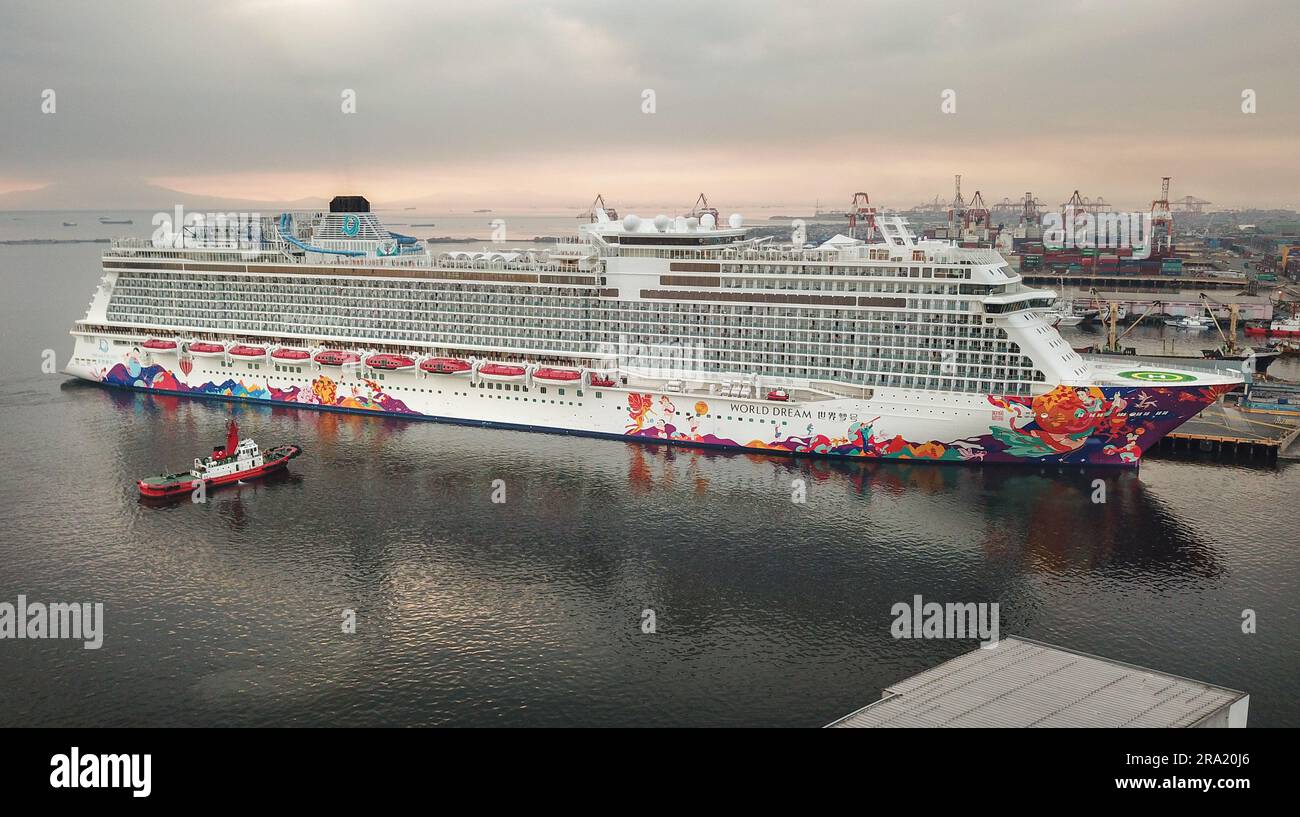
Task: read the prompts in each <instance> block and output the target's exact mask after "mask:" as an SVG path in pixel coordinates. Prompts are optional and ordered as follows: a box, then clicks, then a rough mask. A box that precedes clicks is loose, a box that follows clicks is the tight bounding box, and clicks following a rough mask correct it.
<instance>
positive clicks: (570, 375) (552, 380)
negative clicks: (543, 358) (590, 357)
mask: <svg viewBox="0 0 1300 817" xmlns="http://www.w3.org/2000/svg"><path fill="white" fill-rule="evenodd" d="M533 380H535V381H537V382H538V383H546V384H547V385H552V386H569V385H573V384H575V383H577V382H579V381H580V380H582V372H576V371H574V370H573V369H547V368H541V369H537V370H536V371H534V372H533Z"/></svg>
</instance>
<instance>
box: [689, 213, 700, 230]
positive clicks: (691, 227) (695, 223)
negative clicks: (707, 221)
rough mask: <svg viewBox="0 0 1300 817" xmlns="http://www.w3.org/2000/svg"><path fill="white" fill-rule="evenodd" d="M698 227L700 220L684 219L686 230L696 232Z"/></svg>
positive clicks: (692, 217)
mask: <svg viewBox="0 0 1300 817" xmlns="http://www.w3.org/2000/svg"><path fill="white" fill-rule="evenodd" d="M699 227H700V220H699V219H698V218H696V217H695V216H691V217H690V218H688V219H686V229H688V230H698V229H699Z"/></svg>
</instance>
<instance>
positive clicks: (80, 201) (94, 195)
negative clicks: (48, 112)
mask: <svg viewBox="0 0 1300 817" xmlns="http://www.w3.org/2000/svg"><path fill="white" fill-rule="evenodd" d="M178 204H180V205H182V206H184V207H185V208H186V209H188V210H242V211H271V210H319V209H324V208H325V207H326V206H327V204H328V201H327V200H325V199H314V198H306V199H296V200H294V201H258V200H256V199H228V198H223V197H220V196H205V195H200V194H195V193H183V192H181V191H179V190H170V189H168V188H166V187H159V186H158V185H153V184H147V183H145V182H138V181H135V182H133V181H126V182H123V181H98V182H92V181H78V182H75V183H69V182H60V183H57V184H51V185H48V186H46V187H42V188H40V189H39V190H17V191H14V192H12V193H0V210H160V211H161V210H168V211H169V210H171V209H172V208H174V207H175V206H176V205H178Z"/></svg>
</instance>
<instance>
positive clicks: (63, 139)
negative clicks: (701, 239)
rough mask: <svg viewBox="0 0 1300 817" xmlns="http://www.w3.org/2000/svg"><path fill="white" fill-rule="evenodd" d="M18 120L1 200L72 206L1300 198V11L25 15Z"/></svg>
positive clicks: (274, 7)
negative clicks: (195, 197) (950, 97)
mask: <svg viewBox="0 0 1300 817" xmlns="http://www.w3.org/2000/svg"><path fill="white" fill-rule="evenodd" d="M45 89H53V90H54V91H55V94H56V97H55V104H56V112H55V113H53V114H44V113H42V111H41V105H42V92H43V91H44V90H45ZM344 89H352V90H354V91H355V93H356V110H357V112H356V113H355V114H344V113H343V112H342V111H341V109H340V106H341V102H342V100H341V94H342V92H343V90H344ZM645 89H652V90H653V91H654V93H655V107H656V111H655V112H654V113H650V114H647V113H643V112H642V107H643V91H644V90H645ZM945 89H952V90H953V91H955V92H956V97H955V102H956V112H955V113H952V114H945V113H943V112H941V103H942V102H943V99H942V97H941V94H942V93H943V91H944V90H945ZM1245 89H1252V90H1253V91H1254V92H1255V94H1256V98H1257V103H1256V104H1257V111H1258V112H1257V113H1254V114H1246V113H1243V112H1242V92H1243V90H1245ZM0 106H2V107H0V129H2V134H0V135H2V136H3V143H2V144H3V148H0V150H2V152H0V193H4V192H6V191H16V190H24V189H32V188H39V187H42V186H45V185H53V187H51V188H50V189H49V190H48V191H46V193H44V194H40V195H38V196H36V197H35V198H33V197H32V196H31V195H29V196H28V197H27V198H25V199H24V201H28V202H36V203H37V204H40V203H42V202H45V203H47V204H48V206H51V207H69V206H74V205H75V204H78V203H84V204H85V205H86V206H91V207H93V206H100V207H102V206H111V205H113V204H120V205H122V206H131V205H134V204H136V202H133V201H127V200H126V199H129V198H130V197H131V196H132V195H136V192H134V191H137V190H138V188H140V187H141V186H142V185H144V184H156V185H162V186H165V187H169V188H173V189H178V190H182V191H185V192H187V193H193V194H201V195H210V196H222V197H231V198H237V199H267V200H290V199H298V198H302V197H321V198H327V197H329V196H331V195H333V194H335V193H338V192H357V193H362V194H365V195H368V196H369V197H370V198H371V199H372V200H374V201H376V202H381V203H393V204H396V203H404V202H407V201H410V202H414V201H420V202H428V203H432V204H436V205H439V206H452V207H468V206H486V207H496V208H500V209H510V208H512V207H514V208H518V207H532V206H543V207H563V206H573V207H577V206H584V205H585V204H586V203H587V202H589V201H590V199H591V198H592V197H593V196H594V195H595V193H597V192H603V193H604V194H605V196H606V198H607V199H610V200H611V203H627V204H632V203H636V204H644V203H651V204H655V203H665V202H666V203H680V204H681V205H682V206H683V207H685V206H688V205H689V204H690V203H691V201H693V199H694V197H695V194H696V193H698V192H699V191H701V190H704V191H706V192H708V193H709V195H710V198H711V199H713V200H714V202H715V203H716V204H718V205H719V206H721V207H730V206H733V205H740V204H745V205H757V204H772V205H784V204H796V203H812V202H813V201H814V200H815V199H820V200H821V201H822V203H823V205H827V204H834V205H839V206H843V205H847V204H848V199H849V198H850V196H851V194H852V193H853V192H854V191H855V190H859V189H861V190H866V191H868V192H870V193H871V195H872V199H873V201H878V202H880V203H881V204H883V205H886V206H896V207H910V206H912V205H913V204H916V203H917V202H919V201H921V200H924V199H930V198H932V197H933V196H935V195H936V194H942V195H943V196H944V197H946V198H950V197H951V194H952V176H953V174H954V173H961V174H963V190H964V192H965V193H967V195H968V196H969V195H970V194H971V193H973V192H974V190H976V189H980V190H982V191H983V193H984V195H985V197H986V199H989V200H990V202H996V201H998V200H1000V199H1002V198H1003V197H1010V198H1012V199H1017V198H1019V197H1020V196H1021V195H1022V194H1023V193H1024V192H1025V191H1027V190H1032V191H1034V192H1035V193H1036V194H1038V195H1039V196H1040V197H1041V198H1043V199H1044V200H1045V201H1046V202H1049V203H1052V204H1057V203H1059V202H1061V201H1063V200H1064V199H1065V198H1066V197H1067V196H1068V195H1069V194H1070V192H1071V191H1072V190H1074V189H1075V188H1079V189H1081V190H1082V192H1083V194H1084V195H1087V196H1096V195H1102V196H1105V197H1106V198H1107V199H1108V200H1110V201H1111V202H1114V203H1117V204H1120V205H1125V206H1130V207H1135V206H1140V205H1149V203H1150V200H1151V199H1152V198H1153V197H1155V195H1156V194H1157V193H1158V192H1159V184H1160V177H1161V176H1162V175H1172V176H1173V177H1174V183H1173V196H1174V197H1175V198H1177V197H1181V196H1184V195H1188V194H1191V195H1196V196H1200V197H1202V198H1206V199H1210V200H1211V201H1214V202H1216V203H1218V204H1224V205H1232V206H1241V205H1247V204H1258V205H1286V206H1293V207H1300V158H1298V157H1297V148H1298V147H1300V3H1297V2H1296V0H1277V1H1276V2H1272V1H1271V0H1264V1H1261V2H1251V0H1242V1H1241V2H1232V3H1229V2H1221V1H1217V0H1216V2H1213V3H1200V2H1196V3H1187V2H1165V1H1164V0H1142V2H1136V1H1135V0H1129V2H1088V0H1073V2H1070V3H1068V4H1067V3H1055V2H1052V3H1029V2H1024V0H1019V1H1018V2H1001V1H1000V0H984V1H983V2H898V0H891V2H868V1H866V0H858V1H857V2H836V3H800V2H780V3H776V2H745V3H729V2H720V1H719V0H708V2H691V3H678V2H668V1H667V0H653V1H652V2H626V1H624V0H619V1H618V2H582V1H577V0H575V2H521V3H507V2H493V0H463V2H456V3H443V2H428V0H426V1H425V2H376V1H375V0H369V1H368V2H348V1H347V0H223V2H213V3H202V4H198V3H194V4H191V3H184V2H181V3H177V2H169V3H146V2H114V3H61V2H31V3H25V2H15V0H4V2H3V4H2V5H0ZM113 191H121V192H120V193H119V194H118V195H119V197H120V198H122V199H123V200H122V201H120V202H117V201H104V200H103V199H105V198H112V197H113V195H114V192H113ZM42 197H43V198H42ZM4 200H5V199H4V197H0V206H3V203H4ZM160 204H163V203H160ZM150 206H152V203H150Z"/></svg>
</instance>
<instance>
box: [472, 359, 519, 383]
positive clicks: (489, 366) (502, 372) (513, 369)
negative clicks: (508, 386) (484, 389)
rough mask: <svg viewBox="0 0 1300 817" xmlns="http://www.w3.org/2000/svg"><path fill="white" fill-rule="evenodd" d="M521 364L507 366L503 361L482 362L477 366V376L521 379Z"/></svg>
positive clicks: (487, 378)
mask: <svg viewBox="0 0 1300 817" xmlns="http://www.w3.org/2000/svg"><path fill="white" fill-rule="evenodd" d="M524 372H525V369H524V367H523V366H507V365H506V364H504V363H484V364H483V365H482V366H479V367H478V374H479V377H482V378H483V379H484V380H507V381H508V380H523V379H524Z"/></svg>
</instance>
